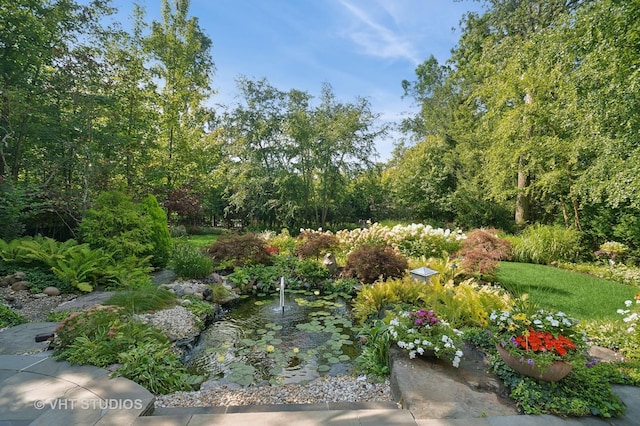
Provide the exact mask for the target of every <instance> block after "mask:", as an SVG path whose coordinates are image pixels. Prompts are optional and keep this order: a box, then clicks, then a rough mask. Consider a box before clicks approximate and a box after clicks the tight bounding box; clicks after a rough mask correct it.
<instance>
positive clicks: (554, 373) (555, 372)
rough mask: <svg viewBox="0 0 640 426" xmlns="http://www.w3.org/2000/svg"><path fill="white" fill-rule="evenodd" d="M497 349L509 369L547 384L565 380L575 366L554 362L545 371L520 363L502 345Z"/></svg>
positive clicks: (498, 345) (497, 345)
mask: <svg viewBox="0 0 640 426" xmlns="http://www.w3.org/2000/svg"><path fill="white" fill-rule="evenodd" d="M496 349H498V353H499V354H500V358H502V360H503V361H504V363H505V364H507V365H508V366H509V367H511V368H513V369H514V370H515V371H517V372H518V373H520V374H522V375H524V376H529V377H533V378H534V379H538V380H543V381H545V382H557V381H558V380H561V379H563V378H565V376H566V375H567V374H569V373H570V372H571V369H572V368H573V366H572V365H571V364H568V363H566V362H564V361H554V362H553V364H551V365H549V366H548V367H547V368H545V369H544V370H541V369H540V368H539V367H538V366H537V365H529V364H527V363H526V362H520V360H519V359H518V358H516V357H514V356H513V355H511V354H510V353H509V352H508V351H507V350H506V349H504V348H503V347H502V346H500V344H498V343H496Z"/></svg>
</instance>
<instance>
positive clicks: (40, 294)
mask: <svg viewBox="0 0 640 426" xmlns="http://www.w3.org/2000/svg"><path fill="white" fill-rule="evenodd" d="M45 297H49V296H48V295H46V294H44V293H38V294H34V295H33V298H34V299H44V298H45Z"/></svg>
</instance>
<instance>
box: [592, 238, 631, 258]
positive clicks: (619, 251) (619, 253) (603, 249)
mask: <svg viewBox="0 0 640 426" xmlns="http://www.w3.org/2000/svg"><path fill="white" fill-rule="evenodd" d="M628 252H629V247H627V246H626V245H624V244H622V243H619V242H617V241H607V242H605V243H603V244H600V247H599V249H598V251H596V252H595V253H594V254H595V255H596V257H600V256H605V257H606V258H607V259H611V260H612V261H616V260H617V261H618V262H623V261H624V258H625V256H626V254H627V253H628Z"/></svg>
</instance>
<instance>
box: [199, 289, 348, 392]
mask: <svg viewBox="0 0 640 426" xmlns="http://www.w3.org/2000/svg"><path fill="white" fill-rule="evenodd" d="M352 327H353V325H352V322H351V318H350V315H349V308H348V307H347V303H346V302H345V300H344V299H342V298H340V297H338V296H335V295H330V296H319V295H315V294H313V293H310V292H305V291H287V292H286V293H285V301H284V310H283V309H282V308H281V307H280V298H279V295H278V294H275V295H270V296H264V297H253V298H248V299H246V300H243V301H241V302H239V303H237V304H235V305H233V306H232V307H231V308H230V310H229V311H228V312H227V313H226V314H225V315H224V316H223V317H222V319H220V320H217V321H215V322H214V323H212V324H211V325H210V326H209V327H208V328H207V329H206V330H205V331H204V332H203V333H202V335H201V337H200V340H199V342H198V344H197V345H196V346H195V347H194V349H193V351H192V352H191V354H190V357H189V359H188V361H187V365H188V366H189V367H191V368H193V369H194V370H196V371H201V372H205V373H207V374H209V375H210V379H218V380H219V381H220V382H221V383H229V382H231V383H237V384H239V385H243V386H246V385H249V384H253V383H261V382H265V381H268V382H270V383H273V384H280V383H304V382H307V381H310V380H313V379H315V378H317V377H319V376H321V375H338V374H349V373H351V372H352V371H353V369H354V367H355V362H354V360H355V358H356V357H357V356H358V355H359V353H360V347H359V344H358V343H357V341H356V339H355V335H354V331H353V330H352Z"/></svg>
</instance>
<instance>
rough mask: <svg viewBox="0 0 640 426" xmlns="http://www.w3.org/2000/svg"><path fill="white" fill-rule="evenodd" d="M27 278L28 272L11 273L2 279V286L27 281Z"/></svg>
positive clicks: (0, 285)
mask: <svg viewBox="0 0 640 426" xmlns="http://www.w3.org/2000/svg"><path fill="white" fill-rule="evenodd" d="M26 279H27V274H26V273H24V272H22V271H17V272H14V273H13V274H11V275H7V276H6V277H4V278H2V280H0V287H9V286H12V285H13V284H15V283H17V282H20V281H26Z"/></svg>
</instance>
